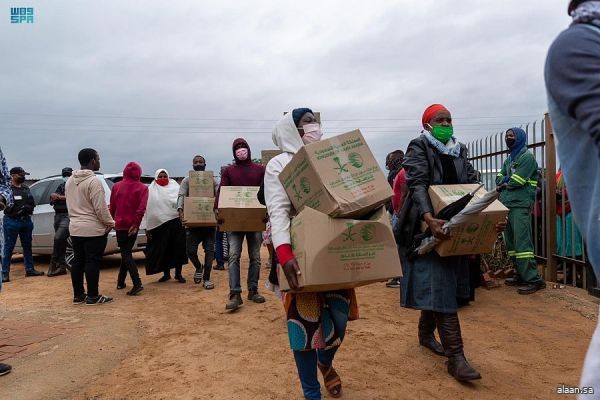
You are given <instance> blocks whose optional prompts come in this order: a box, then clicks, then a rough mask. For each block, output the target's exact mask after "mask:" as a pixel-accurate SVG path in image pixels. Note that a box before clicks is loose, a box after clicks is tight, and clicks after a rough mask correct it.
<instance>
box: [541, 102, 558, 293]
mask: <svg viewBox="0 0 600 400" xmlns="http://www.w3.org/2000/svg"><path fill="white" fill-rule="evenodd" d="M544 128H545V129H544V133H545V136H546V137H545V141H546V170H545V171H544V180H545V183H546V228H547V231H546V256H547V261H546V273H545V275H546V276H545V277H544V279H546V280H549V281H551V282H556V258H555V257H554V253H555V252H556V222H555V221H556V146H555V143H554V131H553V130H552V123H551V122H550V115H549V114H548V113H546V114H545V115H544Z"/></svg>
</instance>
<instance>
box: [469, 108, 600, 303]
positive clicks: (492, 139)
mask: <svg viewBox="0 0 600 400" xmlns="http://www.w3.org/2000/svg"><path fill="white" fill-rule="evenodd" d="M520 128H522V129H524V130H525V132H527V140H528V143H527V147H528V148H529V150H530V151H531V152H532V153H533V155H534V156H535V159H536V160H537V163H538V168H539V169H538V171H539V176H538V189H537V195H536V201H535V204H534V207H533V209H532V213H531V218H532V226H533V243H534V249H535V255H536V259H537V260H538V263H540V264H542V265H543V273H544V277H545V279H546V280H549V281H552V282H562V283H564V284H569V285H572V286H577V287H581V288H585V289H588V291H589V292H590V293H592V294H594V295H596V296H600V288H599V287H598V281H597V279H596V277H595V276H594V273H593V270H592V268H591V265H590V264H589V261H588V259H587V257H586V252H585V243H584V242H583V241H582V239H581V235H580V233H579V230H578V228H577V226H576V224H575V223H574V221H573V218H572V215H571V213H570V208H569V203H568V188H566V187H565V186H564V184H562V181H561V180H559V179H557V172H558V171H557V168H556V166H557V165H556V148H555V145H554V135H553V132H552V125H551V123H550V119H549V118H548V115H546V116H545V117H544V118H543V119H542V120H540V121H535V122H532V123H528V124H526V125H525V126H520ZM504 134H505V132H504V131H502V132H498V133H496V134H493V135H490V136H487V137H485V138H482V139H479V140H475V141H473V142H471V143H469V144H468V145H467V147H468V149H469V155H470V160H471V163H472V164H473V167H474V168H475V169H476V170H478V171H480V173H481V180H482V182H483V183H484V185H485V187H486V189H487V190H491V189H493V188H495V187H496V175H497V174H498V172H500V169H501V168H502V164H503V163H504V161H505V160H506V158H507V157H508V152H507V149H506V145H505V143H504Z"/></svg>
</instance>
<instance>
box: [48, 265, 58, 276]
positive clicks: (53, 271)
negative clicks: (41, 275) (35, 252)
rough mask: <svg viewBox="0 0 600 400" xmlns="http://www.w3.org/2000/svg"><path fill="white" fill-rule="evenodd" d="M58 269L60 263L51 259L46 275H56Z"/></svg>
mask: <svg viewBox="0 0 600 400" xmlns="http://www.w3.org/2000/svg"><path fill="white" fill-rule="evenodd" d="M57 269H58V265H56V263H55V262H54V261H50V265H49V266H48V272H46V276H48V277H49V278H51V277H53V276H56V270H57Z"/></svg>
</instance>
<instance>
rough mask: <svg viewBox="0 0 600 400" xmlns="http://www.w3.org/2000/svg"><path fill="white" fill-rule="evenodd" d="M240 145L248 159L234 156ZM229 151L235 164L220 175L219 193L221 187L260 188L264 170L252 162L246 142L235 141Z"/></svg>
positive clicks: (217, 198) (217, 200) (243, 140)
mask: <svg viewBox="0 0 600 400" xmlns="http://www.w3.org/2000/svg"><path fill="white" fill-rule="evenodd" d="M240 143H241V144H243V145H244V147H246V148H247V149H248V158H247V159H246V160H238V158H237V156H236V155H235V146H237V145H238V144H240ZM231 150H232V153H233V158H234V160H235V163H234V164H233V165H230V166H228V167H227V168H225V169H224V170H223V172H222V173H221V183H220V185H219V193H220V188H221V186H260V185H261V184H262V182H263V178H264V176H265V168H264V167H263V166H262V165H260V164H257V163H255V162H254V161H252V152H251V151H250V146H249V145H248V142H246V140H245V139H242V138H238V139H235V140H234V141H233V145H232V146H231ZM219 193H217V196H216V197H215V209H216V208H219Z"/></svg>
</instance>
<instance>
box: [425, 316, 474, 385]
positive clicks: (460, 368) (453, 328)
mask: <svg viewBox="0 0 600 400" xmlns="http://www.w3.org/2000/svg"><path fill="white" fill-rule="evenodd" d="M434 318H435V322H436V325H437V328H438V332H439V333H440V339H441V340H442V345H443V346H444V352H445V353H446V357H448V373H449V374H450V375H452V376H453V377H454V379H456V380H458V381H461V382H466V381H473V380H476V379H481V375H480V374H479V372H477V371H476V370H475V369H474V368H473V367H471V366H470V365H469V363H468V362H467V360H466V358H465V354H464V352H463V341H462V335H461V332H460V323H459V322H458V314H456V313H453V314H447V313H438V312H436V313H434Z"/></svg>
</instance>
